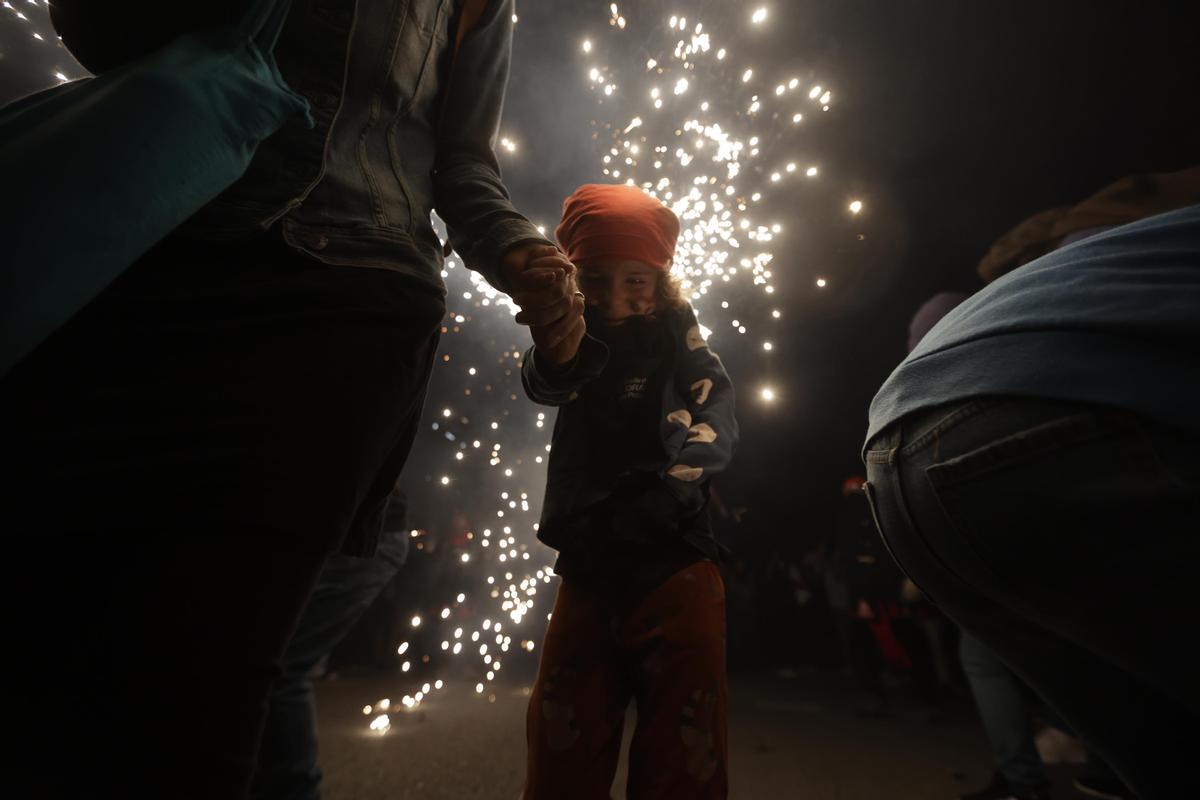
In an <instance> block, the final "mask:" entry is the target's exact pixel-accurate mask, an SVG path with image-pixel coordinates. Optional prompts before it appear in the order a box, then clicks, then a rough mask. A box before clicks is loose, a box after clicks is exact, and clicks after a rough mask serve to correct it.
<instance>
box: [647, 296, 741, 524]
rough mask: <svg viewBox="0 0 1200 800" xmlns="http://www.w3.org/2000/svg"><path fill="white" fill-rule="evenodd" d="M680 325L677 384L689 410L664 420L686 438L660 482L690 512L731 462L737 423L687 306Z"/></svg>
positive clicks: (718, 369)
mask: <svg viewBox="0 0 1200 800" xmlns="http://www.w3.org/2000/svg"><path fill="white" fill-rule="evenodd" d="M680 325H681V328H682V330H681V333H682V334H683V341H684V347H683V348H682V352H681V354H680V356H679V361H678V367H677V372H676V381H677V383H678V384H679V386H680V389H681V390H682V391H683V392H685V396H686V397H687V398H688V403H687V408H681V409H677V410H675V411H673V412H672V413H671V414H670V415H669V416H668V418H667V421H668V422H669V423H671V424H677V425H684V426H686V427H687V429H688V436H687V441H686V442H685V443H684V445H683V448H682V449H681V450H680V451H679V456H678V457H677V458H676V459H675V462H674V463H672V464H670V465H669V466H668V467H667V470H666V474H665V476H664V480H665V483H666V487H667V489H668V491H669V492H670V493H671V495H672V496H674V498H675V499H676V500H678V501H679V502H680V504H681V505H682V507H683V510H684V513H694V512H696V511H699V510H700V509H701V508H702V507H703V506H704V503H705V501H706V500H707V491H706V487H707V484H708V481H709V480H710V479H711V478H713V477H715V476H717V475H719V474H720V473H721V472H723V471H724V470H725V468H726V467H728V466H729V462H730V461H731V460H732V459H733V451H734V449H735V448H736V447H737V442H738V423H737V417H736V416H735V415H734V401H733V384H732V383H731V382H730V380H729V374H728V373H727V372H726V371H725V367H724V365H723V364H722V363H721V359H720V358H718V357H717V354H716V353H714V352H713V351H712V350H710V349H709V347H708V344H707V343H706V342H705V341H704V337H703V336H701V335H700V325H699V323H698V322H697V321H696V315H695V313H694V312H693V311H692V309H691V308H690V307H689V308H688V309H687V310H686V312H685V313H684V315H683V318H682V320H681V323H680Z"/></svg>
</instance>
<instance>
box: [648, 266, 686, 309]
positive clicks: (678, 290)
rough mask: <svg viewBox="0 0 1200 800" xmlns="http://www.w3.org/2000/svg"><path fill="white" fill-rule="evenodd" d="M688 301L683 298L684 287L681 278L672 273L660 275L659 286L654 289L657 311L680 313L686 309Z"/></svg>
mask: <svg viewBox="0 0 1200 800" xmlns="http://www.w3.org/2000/svg"><path fill="white" fill-rule="evenodd" d="M687 304H688V301H687V299H686V298H684V296H683V287H682V286H680V285H679V278H677V277H675V276H674V275H672V274H671V273H670V272H661V273H659V275H658V284H657V285H656V286H655V287H654V305H655V308H656V310H657V311H679V310H680V309H683V308H686V307H687Z"/></svg>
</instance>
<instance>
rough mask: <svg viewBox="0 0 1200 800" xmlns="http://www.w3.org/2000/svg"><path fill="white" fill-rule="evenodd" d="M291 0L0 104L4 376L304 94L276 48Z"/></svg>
mask: <svg viewBox="0 0 1200 800" xmlns="http://www.w3.org/2000/svg"><path fill="white" fill-rule="evenodd" d="M289 5H290V3H289V2H288V0H254V2H252V3H250V4H249V6H248V8H247V12H246V15H245V17H244V18H243V19H242V20H240V21H239V22H238V23H237V24H235V25H233V26H230V27H226V28H221V29H216V30H209V31H203V32H197V33H189V34H186V35H184V36H181V37H180V38H179V39H177V40H176V41H174V42H172V43H171V44H169V45H168V46H166V47H164V48H163V49H162V50H160V51H158V52H156V53H153V54H151V55H149V56H146V57H145V58H142V59H139V60H137V61H134V62H131V63H129V64H127V65H124V66H121V67H119V68H117V69H113V70H111V71H109V72H105V73H103V74H101V75H99V76H97V77H95V78H87V79H84V80H80V81H74V82H72V83H67V84H63V85H60V86H57V87H54V88H53V89H49V90H47V91H45V92H41V93H38V94H35V95H32V96H30V97H27V98H24V99H22V100H19V101H17V102H16V103H13V104H10V105H8V106H6V107H5V108H3V109H0V141H3V142H4V147H3V148H2V149H0V175H3V176H4V184H5V186H4V191H3V192H0V231H3V242H4V244H3V248H4V259H3V261H2V262H0V375H2V374H4V373H6V372H7V371H8V370H9V369H10V368H12V366H13V365H14V364H16V363H17V362H18V361H20V359H21V358H23V357H24V356H25V355H26V354H27V353H28V352H30V351H31V350H33V349H34V348H35V347H37V345H38V344H40V343H41V342H42V341H43V340H44V339H45V338H46V337H47V336H49V335H50V334H51V333H53V332H54V330H55V329H57V328H58V327H59V326H61V325H62V324H63V323H65V322H66V321H67V320H68V319H70V317H71V316H72V315H74V314H75V313H76V312H77V311H78V310H79V309H81V308H82V307H83V306H84V305H86V304H87V303H88V302H89V301H90V300H91V299H92V298H93V297H95V296H96V295H97V294H98V293H99V292H100V291H101V290H103V289H104V287H105V286H107V285H108V284H109V283H110V282H111V281H112V280H113V279H114V278H116V277H117V276H118V275H120V274H121V273H122V272H123V271H124V270H125V269H126V268H127V267H129V266H130V265H131V264H132V263H133V262H134V261H136V260H137V259H138V258H139V257H140V256H141V255H143V254H144V253H145V252H146V251H148V250H149V249H150V248H151V247H152V246H153V245H154V244H155V243H157V242H158V241H159V240H161V239H162V238H164V237H165V236H166V235H167V234H168V233H170V232H171V231H172V230H173V229H174V228H176V227H177V226H178V225H179V224H180V223H182V222H183V221H184V220H186V219H187V218H188V217H190V216H191V215H192V214H194V213H195V212H196V211H198V210H199V209H200V208H201V207H203V206H204V205H205V204H206V203H207V202H208V201H210V200H211V199H212V198H214V197H216V196H217V195H218V194H219V193H220V192H221V191H222V190H224V189H225V188H226V187H228V186H229V185H230V184H232V183H233V182H234V181H236V180H237V179H238V178H239V177H240V176H241V175H242V173H243V172H245V170H246V167H247V166H248V165H249V163H250V159H251V158H252V157H253V155H254V152H255V150H256V149H257V147H258V144H259V142H261V141H262V140H263V139H265V138H266V137H268V136H270V135H271V134H272V133H274V132H275V131H276V130H278V128H279V127H280V126H281V125H282V124H283V122H284V120H286V119H287V118H288V117H290V116H291V115H292V114H303V115H304V116H305V117H307V118H308V124H309V125H310V126H311V125H312V120H311V117H309V116H308V115H309V108H308V103H307V101H306V100H305V99H304V98H303V97H301V96H300V95H298V94H296V93H295V92H293V91H292V90H291V89H290V88H288V86H287V84H286V83H285V82H284V80H283V78H282V76H281V75H280V74H279V69H278V67H277V66H276V64H275V59H274V56H273V55H272V49H273V48H274V45H275V40H276V39H277V37H278V34H279V30H280V28H281V27H282V25H283V20H284V19H285V18H286V16H287V11H288V7H289Z"/></svg>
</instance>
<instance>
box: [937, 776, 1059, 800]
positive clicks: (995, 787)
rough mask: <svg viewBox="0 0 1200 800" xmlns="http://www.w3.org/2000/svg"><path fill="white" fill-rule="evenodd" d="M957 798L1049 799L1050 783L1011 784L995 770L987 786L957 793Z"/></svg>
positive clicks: (970, 799) (994, 799) (977, 799)
mask: <svg viewBox="0 0 1200 800" xmlns="http://www.w3.org/2000/svg"><path fill="white" fill-rule="evenodd" d="M959 800H1050V785H1049V784H1046V785H1044V786H1013V785H1012V784H1010V783H1009V782H1008V781H1007V780H1005V779H1004V776H1003V775H1001V774H1000V773H998V772H997V773H996V774H995V775H993V776H992V782H991V783H989V784H988V785H987V786H985V787H983V788H982V789H980V790H979V791H977V792H970V793H969V794H964V795H959Z"/></svg>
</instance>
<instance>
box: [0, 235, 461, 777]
mask: <svg viewBox="0 0 1200 800" xmlns="http://www.w3.org/2000/svg"><path fill="white" fill-rule="evenodd" d="M443 308H444V306H443V303H442V300H441V299H440V298H438V297H436V296H434V295H432V294H428V293H424V292H420V291H417V290H415V289H414V288H413V286H412V285H411V284H410V283H408V282H407V281H405V280H404V279H403V278H401V277H400V276H398V275H394V274H390V273H387V272H385V271H381V270H351V269H346V268H339V267H330V266H327V265H324V264H320V263H318V262H315V261H310V260H305V259H300V258H299V257H297V256H296V255H295V254H292V253H290V252H288V251H285V250H284V249H283V248H282V246H281V245H278V244H273V243H271V242H267V241H265V240H264V241H263V242H259V243H255V244H252V245H237V246H229V247H217V246H204V245H193V244H190V243H188V244H180V243H178V242H168V243H166V244H164V245H163V246H161V247H159V248H157V249H156V250H155V251H152V252H151V253H150V254H149V255H148V256H147V257H146V258H144V259H143V260H142V261H141V262H139V264H137V265H135V266H134V267H133V268H131V270H130V271H129V272H128V273H127V274H126V275H125V276H123V277H122V278H121V279H119V280H118V281H117V282H115V283H114V284H113V286H112V287H110V289H109V290H107V291H106V292H105V293H104V294H102V295H101V296H100V297H99V298H97V299H96V301H94V302H93V303H92V304H90V305H89V306H88V307H87V308H85V309H84V310H83V311H81V312H80V313H79V314H78V315H77V316H76V317H75V318H74V319H72V320H71V321H70V322H69V323H68V324H67V326H65V327H64V328H63V329H61V330H60V331H58V332H57V333H56V334H55V335H54V336H52V337H51V338H50V339H49V340H47V341H46V342H45V343H43V345H42V346H40V347H39V348H38V349H37V350H36V351H35V352H34V353H32V354H31V355H30V356H29V357H28V358H27V359H26V360H25V361H23V362H22V363H20V364H18V365H17V367H16V368H14V369H13V370H12V371H11V372H9V373H8V374H7V375H5V376H4V378H3V380H2V381H0V450H2V451H3V452H4V453H5V459H4V460H3V462H2V463H0V470H2V471H3V474H2V475H0V530H4V531H5V533H6V535H8V536H9V537H11V539H12V542H13V544H12V548H11V551H10V556H11V557H12V558H13V562H12V563H19V564H42V565H45V571H42V572H41V574H35V572H34V571H19V572H18V574H16V575H14V576H13V577H12V580H10V581H9V582H8V583H7V585H6V589H7V590H9V591H11V592H13V593H14V595H15V598H16V599H17V601H19V602H23V603H25V604H28V598H31V597H37V598H40V599H41V602H39V603H38V604H37V605H36V607H33V608H31V609H30V613H29V614H28V615H26V617H25V619H24V620H23V621H22V624H21V625H20V626H17V628H16V630H15V631H14V641H13V644H14V646H15V648H16V649H18V650H19V651H22V652H26V653H28V654H29V657H28V658H27V659H25V660H23V661H22V662H21V663H20V665H19V668H20V670H21V672H22V680H23V685H25V686H26V687H27V688H28V695H29V697H31V698H37V702H36V703H35V704H33V706H32V707H31V708H28V709H26V710H24V711H23V713H21V714H20V715H18V719H19V720H20V721H19V723H16V722H15V723H14V724H18V727H22V728H25V729H28V730H40V731H42V733H41V734H39V735H38V736H31V737H30V738H29V740H28V742H27V746H28V747H29V748H30V751H31V753H30V758H28V759H22V760H21V761H20V763H19V767H18V770H17V773H18V774H17V776H15V778H14V779H15V780H18V781H19V780H20V779H21V778H22V777H26V778H28V779H29V780H32V781H36V782H37V784H38V786H39V787H40V788H41V790H40V791H39V792H38V793H37V794H38V796H48V797H54V796H58V795H59V794H65V795H68V796H71V797H88V796H120V797H125V798H140V797H155V798H158V797H163V796H176V797H188V798H190V797H219V798H237V797H239V796H242V795H243V794H244V792H245V791H246V789H247V787H248V783H249V779H250V769H251V767H252V765H253V762H254V750H255V748H256V746H257V736H258V732H259V730H260V726H261V724H262V719H263V717H262V714H264V713H265V708H266V698H267V690H268V685H269V682H270V679H271V678H272V677H273V676H274V675H275V674H277V672H278V670H279V660H280V658H281V657H282V654H283V648H284V645H285V643H286V641H287V639H288V637H289V636H290V634H291V632H292V630H293V628H294V626H295V624H296V622H297V619H298V617H299V614H300V611H301V609H302V608H303V605H304V601H305V598H306V596H307V593H308V591H309V590H310V589H311V587H312V584H313V581H314V580H315V578H316V574H317V572H318V570H319V568H320V565H321V563H322V562H323V560H324V558H325V556H326V555H327V554H328V553H329V552H330V551H332V550H335V549H337V547H338V546H339V544H340V542H341V540H342V539H343V538H344V537H345V535H346V533H347V531H348V529H349V527H350V526H351V524H352V522H353V521H354V520H355V519H356V518H357V517H358V515H359V511H360V506H361V504H362V502H363V499H364V498H365V497H367V496H368V495H369V494H370V488H371V486H372V485H373V483H374V482H375V481H376V479H377V476H378V474H379V472H380V470H381V469H382V468H383V467H384V466H385V465H388V464H389V463H390V462H391V461H394V460H395V458H394V456H395V452H396V449H397V446H398V445H400V443H402V441H403V439H404V436H405V431H406V423H407V420H408V417H409V416H411V414H412V413H414V409H419V405H420V399H421V397H422V396H423V391H424V386H425V384H426V382H427V379H428V368H429V364H430V363H431V360H432V357H433V355H432V351H433V349H435V348H436V342H437V330H438V324H439V323H440V320H441V315H442V309H443ZM67 720H73V721H75V722H74V723H73V724H75V725H79V726H83V727H84V728H85V730H87V731H89V732H90V735H86V736H84V735H71V736H68V737H63V736H62V726H63V724H64V721H67ZM68 724H71V723H68ZM39 755H40V756H42V757H48V756H53V758H54V761H55V763H60V764H61V763H70V764H73V765H82V766H79V768H78V769H75V768H73V769H71V770H62V769H59V770H44V769H41V768H39V766H38V764H39V761H38V758H37V757H38V756H39ZM87 765H91V766H87ZM50 784H53V785H50Z"/></svg>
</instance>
